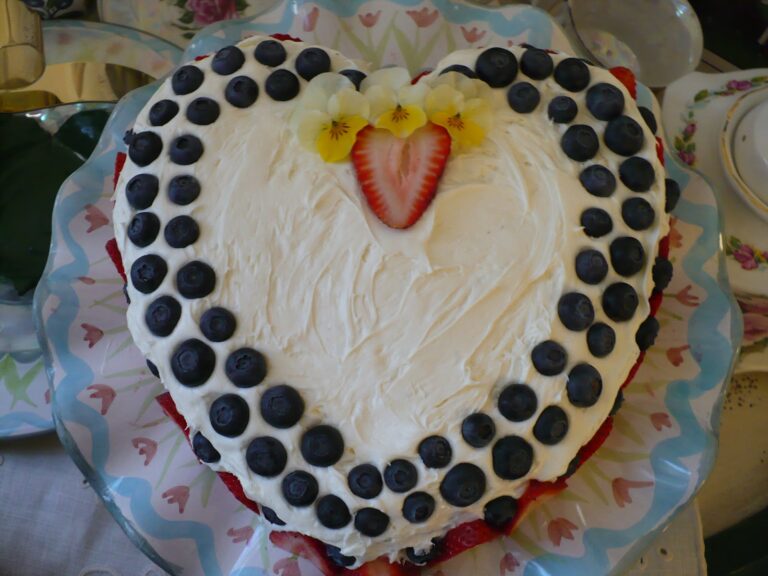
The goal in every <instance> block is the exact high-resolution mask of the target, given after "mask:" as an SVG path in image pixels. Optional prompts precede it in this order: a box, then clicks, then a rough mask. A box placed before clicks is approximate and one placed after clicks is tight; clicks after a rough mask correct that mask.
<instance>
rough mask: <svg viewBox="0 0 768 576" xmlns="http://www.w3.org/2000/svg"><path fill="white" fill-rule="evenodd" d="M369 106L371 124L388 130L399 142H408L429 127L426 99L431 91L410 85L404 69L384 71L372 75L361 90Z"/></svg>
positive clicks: (407, 74) (421, 86) (364, 82)
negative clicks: (413, 135)
mask: <svg viewBox="0 0 768 576" xmlns="http://www.w3.org/2000/svg"><path fill="white" fill-rule="evenodd" d="M360 89H361V91H362V92H363V93H364V94H365V97H366V99H367V100H368V102H369V103H370V106H371V112H370V118H371V123H372V124H373V125H374V126H376V128H383V129H385V130H389V131H390V132H392V134H394V135H395V136H397V137H398V138H407V137H408V136H410V135H411V134H412V133H413V132H414V131H415V130H418V129H419V128H421V127H422V126H424V125H425V124H426V123H427V115H426V113H425V112H424V98H425V96H426V94H427V92H429V87H428V86H426V85H424V84H421V83H419V84H416V85H415V86H412V85H411V75H410V74H409V73H408V71H407V70H406V69H405V68H384V69H383V70H377V71H376V72H374V73H372V74H370V75H369V76H368V77H367V78H366V79H365V80H363V83H362V85H361V86H360Z"/></svg>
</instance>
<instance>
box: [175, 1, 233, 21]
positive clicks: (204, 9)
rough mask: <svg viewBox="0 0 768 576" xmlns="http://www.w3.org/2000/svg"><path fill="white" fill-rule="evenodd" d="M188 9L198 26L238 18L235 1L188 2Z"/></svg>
mask: <svg viewBox="0 0 768 576" xmlns="http://www.w3.org/2000/svg"><path fill="white" fill-rule="evenodd" d="M186 8H187V10H189V11H190V12H192V13H193V14H194V18H195V24H196V25H197V26H207V25H208V24H213V23H214V22H219V21H221V20H231V19H232V18H236V17H237V8H236V7H235V0H187V6H186Z"/></svg>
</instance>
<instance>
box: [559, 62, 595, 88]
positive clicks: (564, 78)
mask: <svg viewBox="0 0 768 576" xmlns="http://www.w3.org/2000/svg"><path fill="white" fill-rule="evenodd" d="M590 79H591V78H590V74H589V68H588V67H587V65H586V64H584V62H582V61H581V60H579V59H578V58H566V59H565V60H561V61H560V63H559V64H558V65H557V66H555V82H557V83H558V84H560V86H562V87H563V88H565V89H566V90H568V91H569V92H581V91H582V90H584V88H586V87H587V86H589V81H590Z"/></svg>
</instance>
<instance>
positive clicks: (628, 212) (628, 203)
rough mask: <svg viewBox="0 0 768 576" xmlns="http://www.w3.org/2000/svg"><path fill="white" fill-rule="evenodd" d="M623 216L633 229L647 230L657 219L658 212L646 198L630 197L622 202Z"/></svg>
mask: <svg viewBox="0 0 768 576" xmlns="http://www.w3.org/2000/svg"><path fill="white" fill-rule="evenodd" d="M621 216H622V217H623V218H624V222H626V223H627V226H629V227H630V228H632V230H647V229H648V228H650V227H651V224H653V221H654V220H655V219H656V212H654V210H653V208H652V207H651V205H650V204H649V203H648V202H647V201H646V200H644V199H642V198H629V199H628V200H625V201H624V202H623V203H622V204H621Z"/></svg>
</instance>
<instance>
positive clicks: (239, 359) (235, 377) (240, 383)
mask: <svg viewBox="0 0 768 576" xmlns="http://www.w3.org/2000/svg"><path fill="white" fill-rule="evenodd" d="M224 372H225V373H226V374H227V378H229V380H230V382H232V384H234V385H235V386H237V387H238V388H251V387H253V386H257V385H259V384H261V383H262V382H263V381H264V378H266V376H267V359H266V358H264V355H263V354H262V353H261V352H259V351H258V350H254V349H253V348H239V349H237V350H235V351H234V352H232V353H230V355H229V356H228V357H227V362H226V364H225V365H224Z"/></svg>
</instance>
